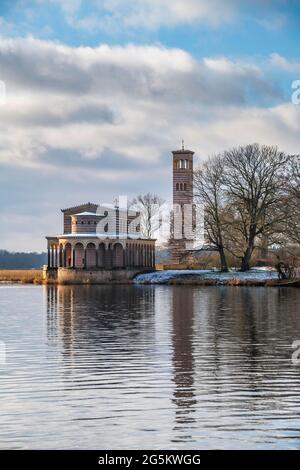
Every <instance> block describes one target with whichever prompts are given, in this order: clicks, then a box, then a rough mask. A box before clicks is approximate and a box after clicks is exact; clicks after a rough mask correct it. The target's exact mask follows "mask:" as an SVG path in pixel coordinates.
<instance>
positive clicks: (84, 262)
mask: <svg viewBox="0 0 300 470" xmlns="http://www.w3.org/2000/svg"><path fill="white" fill-rule="evenodd" d="M86 266H87V262H86V247H85V248H84V261H83V267H84V269H86Z"/></svg>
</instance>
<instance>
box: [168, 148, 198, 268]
mask: <svg viewBox="0 0 300 470" xmlns="http://www.w3.org/2000/svg"><path fill="white" fill-rule="evenodd" d="M172 154H173V214H172V230H171V232H172V233H171V239H170V242H169V246H170V249H171V252H172V258H173V259H174V260H176V261H180V260H181V259H182V257H183V256H184V255H185V254H186V250H187V249H188V247H192V245H193V242H194V240H193V239H190V237H188V238H186V230H185V223H187V221H185V217H187V214H188V213H190V216H191V218H192V220H191V221H190V222H191V223H192V226H193V227H194V213H193V211H194V208H193V202H194V196H193V171H194V152H192V151H191V150H186V149H185V148H184V141H182V148H181V150H174V151H173V152H172ZM191 228H192V227H191Z"/></svg>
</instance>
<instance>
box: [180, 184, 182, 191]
mask: <svg viewBox="0 0 300 470" xmlns="http://www.w3.org/2000/svg"><path fill="white" fill-rule="evenodd" d="M180 191H183V183H180Z"/></svg>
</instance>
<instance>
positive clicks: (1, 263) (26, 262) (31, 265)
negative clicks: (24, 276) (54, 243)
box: [0, 250, 47, 269]
mask: <svg viewBox="0 0 300 470" xmlns="http://www.w3.org/2000/svg"><path fill="white" fill-rule="evenodd" d="M43 264H47V253H10V252H9V251H5V250H0V269H40V268H41V267H42V266H43Z"/></svg>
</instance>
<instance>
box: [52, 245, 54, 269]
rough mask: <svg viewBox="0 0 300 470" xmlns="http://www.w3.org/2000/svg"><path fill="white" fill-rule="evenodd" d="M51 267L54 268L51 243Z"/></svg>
mask: <svg viewBox="0 0 300 470" xmlns="http://www.w3.org/2000/svg"><path fill="white" fill-rule="evenodd" d="M51 268H54V248H53V245H51Z"/></svg>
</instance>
